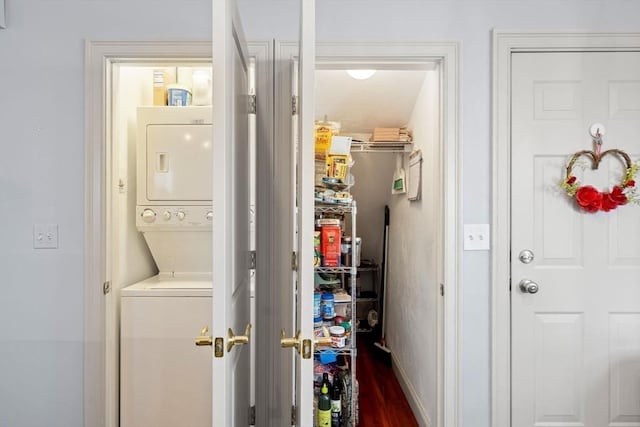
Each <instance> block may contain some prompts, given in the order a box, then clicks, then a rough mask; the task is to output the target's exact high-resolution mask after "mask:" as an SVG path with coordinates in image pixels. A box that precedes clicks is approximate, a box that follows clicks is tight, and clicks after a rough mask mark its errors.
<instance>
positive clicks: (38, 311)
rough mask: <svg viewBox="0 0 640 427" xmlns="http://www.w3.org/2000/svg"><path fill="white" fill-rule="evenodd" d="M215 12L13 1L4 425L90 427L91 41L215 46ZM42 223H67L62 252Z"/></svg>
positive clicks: (157, 4) (9, 7)
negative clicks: (86, 242) (86, 359)
mask: <svg viewBox="0 0 640 427" xmlns="http://www.w3.org/2000/svg"><path fill="white" fill-rule="evenodd" d="M210 10H211V6H210V2H209V1H208V0H202V1H200V0H189V1H184V2H181V3H180V7H178V6H177V3H176V2H175V1H170V0H148V1H141V0H135V1H82V0H64V1H41V0H8V1H6V11H7V26H8V28H7V29H6V30H0V93H2V96H0V148H1V152H2V155H0V188H1V189H2V190H0V211H2V212H4V213H5V216H6V218H7V220H6V221H4V222H3V223H2V225H0V241H1V242H2V246H1V248H0V271H2V279H1V280H0V425H1V426H2V427H23V426H24V427H41V426H42V427H44V426H47V427H78V426H81V425H82V419H83V418H82V417H83V395H82V393H83V377H82V375H83V342H82V340H83V322H84V308H83V301H84V293H83V287H84V283H83V269H84V259H83V258H84V253H83V250H84V249H83V227H84V195H83V193H84V183H83V181H84V148H83V147H84V137H83V133H84V41H85V39H93V40H153V39H165V40H172V39H208V38H210V32H211V24H210V15H211V13H210ZM176 23H179V25H178V24H176ZM187 24H188V25H187ZM34 223H57V224H59V239H60V242H59V249H57V250H52V249H48V250H45V249H39V250H34V249H33V244H32V225H33V224H34ZM87 427H91V426H87Z"/></svg>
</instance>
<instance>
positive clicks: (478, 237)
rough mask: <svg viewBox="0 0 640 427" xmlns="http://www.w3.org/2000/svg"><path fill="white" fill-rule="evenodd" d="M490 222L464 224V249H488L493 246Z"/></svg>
mask: <svg viewBox="0 0 640 427" xmlns="http://www.w3.org/2000/svg"><path fill="white" fill-rule="evenodd" d="M489 232H490V231H489V224H465V225H464V250H465V251H488V250H489V249H490V248H491V241H490V235H489Z"/></svg>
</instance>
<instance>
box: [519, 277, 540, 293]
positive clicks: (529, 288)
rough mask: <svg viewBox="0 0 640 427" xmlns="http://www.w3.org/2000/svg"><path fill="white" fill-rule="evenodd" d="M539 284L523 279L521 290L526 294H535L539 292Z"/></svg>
mask: <svg viewBox="0 0 640 427" xmlns="http://www.w3.org/2000/svg"><path fill="white" fill-rule="evenodd" d="M538 289H539V287H538V284H537V283H536V282H534V281H532V280H529V279H522V280H521V281H520V290H521V291H522V292H524V293H528V294H535V293H536V292H538Z"/></svg>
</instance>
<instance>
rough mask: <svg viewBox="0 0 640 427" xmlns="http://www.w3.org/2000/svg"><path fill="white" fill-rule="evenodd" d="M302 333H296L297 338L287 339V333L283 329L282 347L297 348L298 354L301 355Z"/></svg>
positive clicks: (281, 336) (281, 335)
mask: <svg viewBox="0 0 640 427" xmlns="http://www.w3.org/2000/svg"><path fill="white" fill-rule="evenodd" d="M300 344H301V342H300V331H298V332H297V333H296V336H295V337H291V338H287V333H286V332H285V330H284V329H283V330H282V331H281V332H280V347H282V348H295V349H296V351H297V352H298V354H300Z"/></svg>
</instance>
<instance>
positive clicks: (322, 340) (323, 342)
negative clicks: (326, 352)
mask: <svg viewBox="0 0 640 427" xmlns="http://www.w3.org/2000/svg"><path fill="white" fill-rule="evenodd" d="M332 344H333V342H332V341H331V337H318V338H316V339H314V340H313V345H314V346H316V347H331V345H332Z"/></svg>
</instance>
